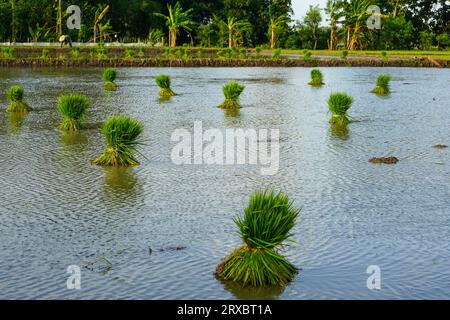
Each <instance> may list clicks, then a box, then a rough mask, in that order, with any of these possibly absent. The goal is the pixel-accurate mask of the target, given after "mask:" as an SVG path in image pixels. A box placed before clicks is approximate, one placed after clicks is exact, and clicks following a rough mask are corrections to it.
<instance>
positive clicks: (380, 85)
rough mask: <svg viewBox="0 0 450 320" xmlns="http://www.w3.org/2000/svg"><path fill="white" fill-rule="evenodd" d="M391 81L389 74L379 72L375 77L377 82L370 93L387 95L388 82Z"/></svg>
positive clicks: (388, 89)
mask: <svg viewBox="0 0 450 320" xmlns="http://www.w3.org/2000/svg"><path fill="white" fill-rule="evenodd" d="M390 81H391V76H390V75H388V74H380V75H378V78H377V84H376V87H375V89H373V90H372V93H375V94H378V95H387V94H389V93H390V86H389V83H390Z"/></svg>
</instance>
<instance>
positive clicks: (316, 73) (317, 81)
mask: <svg viewBox="0 0 450 320" xmlns="http://www.w3.org/2000/svg"><path fill="white" fill-rule="evenodd" d="M323 84H324V83H323V74H322V72H321V71H320V70H319V69H313V70H311V81H310V82H309V85H311V86H315V87H318V86H321V85H323Z"/></svg>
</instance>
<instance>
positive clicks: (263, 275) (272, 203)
mask: <svg viewBox="0 0 450 320" xmlns="http://www.w3.org/2000/svg"><path fill="white" fill-rule="evenodd" d="M299 214H300V210H299V209H296V208H294V206H293V202H292V201H290V200H289V198H288V197H287V196H286V195H284V194H283V193H281V192H280V193H275V192H273V191H268V190H266V191H257V192H255V193H253V194H252V195H251V197H250V201H249V205H248V207H247V208H246V209H245V211H244V217H238V218H236V219H235V220H234V222H235V224H236V226H237V227H238V229H239V235H240V236H241V238H242V241H243V242H244V245H243V246H242V247H240V248H238V249H236V250H234V251H233V252H232V253H231V254H230V255H229V256H227V257H225V258H224V259H223V260H222V261H221V263H220V264H219V265H218V266H217V269H216V272H217V274H218V275H219V276H220V277H222V278H223V279H225V280H231V281H234V282H238V283H241V284H242V285H244V286H246V285H250V286H280V285H281V286H282V285H285V284H287V283H288V282H290V281H292V279H293V278H294V276H295V273H296V272H297V269H296V268H295V266H294V265H292V264H291V263H290V262H289V261H287V260H286V259H285V258H284V257H282V256H281V255H280V254H279V253H278V252H277V248H278V247H280V246H282V245H283V244H284V243H285V242H287V241H290V237H291V236H292V234H291V229H292V228H293V227H294V225H295V223H296V220H297V218H298V216H299Z"/></svg>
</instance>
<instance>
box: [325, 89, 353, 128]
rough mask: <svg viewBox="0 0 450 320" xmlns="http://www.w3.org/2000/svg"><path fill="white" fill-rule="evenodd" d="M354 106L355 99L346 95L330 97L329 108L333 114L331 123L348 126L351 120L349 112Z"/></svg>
mask: <svg viewBox="0 0 450 320" xmlns="http://www.w3.org/2000/svg"><path fill="white" fill-rule="evenodd" d="M352 104H353V98H352V97H350V96H349V95H347V94H346V93H342V92H338V93H333V94H331V95H330V98H329V99H328V108H329V110H330V112H331V113H332V117H331V119H330V123H332V124H333V123H337V124H347V123H349V122H350V120H349V119H348V118H347V111H348V109H350V107H351V106H352Z"/></svg>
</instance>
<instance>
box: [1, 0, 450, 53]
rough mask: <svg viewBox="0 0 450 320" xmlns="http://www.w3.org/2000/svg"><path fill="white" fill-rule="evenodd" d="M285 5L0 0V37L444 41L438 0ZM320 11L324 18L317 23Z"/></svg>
mask: <svg viewBox="0 0 450 320" xmlns="http://www.w3.org/2000/svg"><path fill="white" fill-rule="evenodd" d="M178 2H179V5H178V4H177V3H178ZM59 3H61V6H59ZM447 3H448V2H447ZM373 4H375V5H378V6H379V7H380V8H381V11H382V12H381V14H382V15H381V22H382V24H381V25H382V27H381V29H380V30H369V29H368V28H367V25H366V21H367V19H368V17H369V15H368V14H367V13H366V11H367V8H368V7H369V6H370V5H373ZM69 5H78V6H79V7H80V8H81V10H82V25H81V30H71V31H70V30H68V29H67V27H66V20H67V18H68V16H69V15H68V14H67V13H66V8H67V7H68V6H69ZM108 6H109V7H108ZM292 13H293V12H292V4H291V0H214V1H211V0H180V1H176V0H161V1H158V0H89V1H88V0H70V1H68V0H60V1H59V0H57V1H55V0H0V42H1V41H12V42H14V41H16V42H25V41H34V42H38V41H56V39H57V38H58V36H59V35H60V33H64V34H67V33H68V34H70V35H71V38H72V40H73V41H76V42H78V41H79V42H89V41H94V38H95V41H96V42H102V41H104V42H108V41H116V40H119V41H122V42H137V41H145V42H149V43H153V44H157V43H158V44H162V45H169V44H170V45H171V46H175V45H183V44H188V45H197V46H198V45H201V46H205V47H227V46H228V47H233V46H237V47H243V46H244V47H256V46H260V45H262V46H265V47H267V48H272V49H274V48H277V47H284V48H292V49H300V48H303V49H333V50H337V49H340V50H342V49H348V50H358V49H382V50H392V49H413V48H419V49H430V48H432V47H436V48H441V49H442V48H445V47H447V46H449V45H450V42H449V36H448V34H449V32H450V6H449V5H448V4H446V0H328V1H327V5H326V7H325V8H319V7H317V6H315V7H313V6H312V7H310V10H309V11H308V12H307V13H306V15H305V17H303V18H302V19H300V20H299V21H293V20H292ZM58 17H61V19H58ZM324 18H326V21H327V26H324V25H323V24H321V23H320V21H324Z"/></svg>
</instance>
